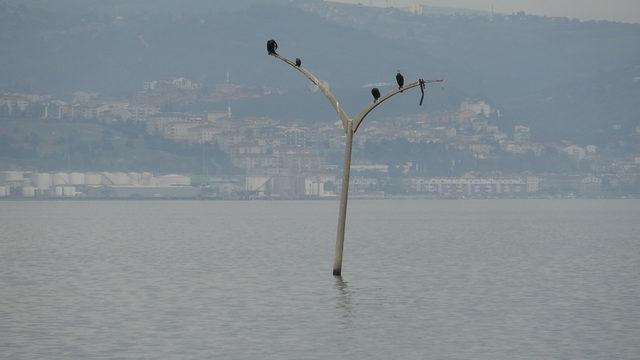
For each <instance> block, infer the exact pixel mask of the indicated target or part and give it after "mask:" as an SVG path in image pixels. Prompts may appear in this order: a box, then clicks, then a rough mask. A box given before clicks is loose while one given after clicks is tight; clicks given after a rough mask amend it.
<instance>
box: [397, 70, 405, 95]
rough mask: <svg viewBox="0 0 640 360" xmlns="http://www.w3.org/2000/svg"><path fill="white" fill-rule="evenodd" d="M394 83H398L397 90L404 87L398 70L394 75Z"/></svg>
mask: <svg viewBox="0 0 640 360" xmlns="http://www.w3.org/2000/svg"><path fill="white" fill-rule="evenodd" d="M396 81H397V82H398V89H402V87H403V86H404V76H402V74H400V70H398V73H397V74H396ZM401 92H402V91H401Z"/></svg>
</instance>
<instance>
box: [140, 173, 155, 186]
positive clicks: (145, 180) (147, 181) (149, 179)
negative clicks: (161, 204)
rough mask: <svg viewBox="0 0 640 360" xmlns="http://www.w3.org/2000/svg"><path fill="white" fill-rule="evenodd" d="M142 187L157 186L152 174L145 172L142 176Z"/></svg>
mask: <svg viewBox="0 0 640 360" xmlns="http://www.w3.org/2000/svg"><path fill="white" fill-rule="evenodd" d="M140 185H143V186H157V184H156V182H155V178H154V177H153V174H152V173H150V172H143V173H142V175H140Z"/></svg>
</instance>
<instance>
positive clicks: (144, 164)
mask: <svg viewBox="0 0 640 360" xmlns="http://www.w3.org/2000/svg"><path fill="white" fill-rule="evenodd" d="M204 153H205V159H206V163H205V167H206V171H207V172H208V173H209V174H216V173H225V174H229V173H232V172H234V171H237V170H236V169H234V168H233V166H232V164H231V162H230V160H229V157H228V155H227V154H226V153H224V152H223V151H221V150H220V149H219V148H218V147H217V145H215V144H207V145H205V149H204ZM202 160H203V148H202V145H191V144H186V143H176V142H173V141H170V140H167V139H164V138H161V137H159V136H154V135H149V134H147V133H146V132H145V129H144V125H141V124H135V123H125V122H116V123H110V124H101V123H93V122H92V123H89V122H83V121H58V120H34V119H31V118H26V119H11V120H8V119H0V168H2V169H11V168H19V169H23V170H28V169H34V170H39V171H57V170H69V171H70V170H74V171H151V172H154V173H170V172H177V173H185V174H189V173H190V174H201V173H202V168H203V167H202V166H203V164H202Z"/></svg>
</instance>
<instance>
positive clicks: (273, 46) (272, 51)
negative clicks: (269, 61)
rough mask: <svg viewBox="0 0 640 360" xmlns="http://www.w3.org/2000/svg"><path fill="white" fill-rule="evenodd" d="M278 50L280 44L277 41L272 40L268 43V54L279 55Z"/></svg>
mask: <svg viewBox="0 0 640 360" xmlns="http://www.w3.org/2000/svg"><path fill="white" fill-rule="evenodd" d="M276 49H278V43H277V42H276V41H275V40H273V39H271V40H269V41H267V52H268V53H269V55H278V53H277V52H276Z"/></svg>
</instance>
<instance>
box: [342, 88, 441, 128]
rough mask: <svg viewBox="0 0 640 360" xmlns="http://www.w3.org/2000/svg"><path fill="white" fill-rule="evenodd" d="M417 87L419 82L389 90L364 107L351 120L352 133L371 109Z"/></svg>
mask: <svg viewBox="0 0 640 360" xmlns="http://www.w3.org/2000/svg"><path fill="white" fill-rule="evenodd" d="M443 81H444V80H425V81H424V84H432V83H439V82H443ZM417 86H420V80H418V81H415V82H412V83H410V84H408V85H405V86H403V87H402V88H401V89H395V90H391V91H389V92H388V93H386V94H384V95H383V96H381V97H380V98H379V99H378V100H375V101H373V102H372V103H370V104H369V105H367V107H365V108H364V109H363V110H362V111H360V113H359V114H358V115H357V116H356V117H355V119H354V120H353V121H354V125H353V132H354V133H355V132H356V131H357V130H358V127H359V126H360V123H362V121H363V120H364V118H365V117H367V115H369V113H370V112H371V111H373V109H375V108H376V107H378V105H380V104H382V103H383V102H384V101H386V100H388V99H389V98H391V97H393V96H394V95H397V94H399V93H401V92H404V91H405V90H409V89H411V88H414V87H417Z"/></svg>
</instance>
